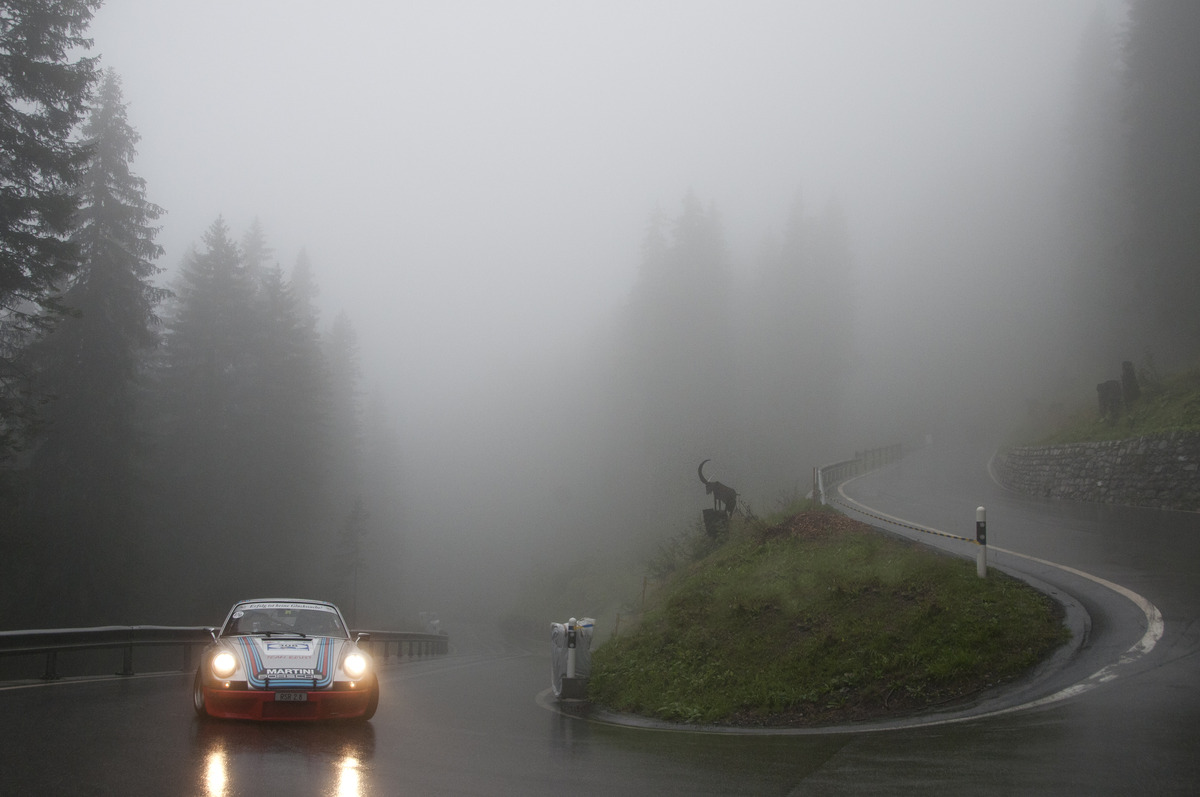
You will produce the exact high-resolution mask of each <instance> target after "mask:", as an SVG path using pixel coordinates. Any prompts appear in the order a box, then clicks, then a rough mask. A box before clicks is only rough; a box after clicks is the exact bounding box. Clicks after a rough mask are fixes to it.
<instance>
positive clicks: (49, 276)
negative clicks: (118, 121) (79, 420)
mask: <svg viewBox="0 0 1200 797" xmlns="http://www.w3.org/2000/svg"><path fill="white" fill-rule="evenodd" d="M99 5H100V2H99V0H74V1H73V2H72V1H70V0H64V2H59V3H54V4H52V5H51V6H49V7H42V6H41V4H35V3H16V4H6V5H5V7H4V8H2V9H0V464H3V462H4V459H5V458H7V457H8V456H9V455H10V454H12V453H13V451H14V450H15V449H16V448H17V447H19V446H20V445H21V443H22V437H23V432H24V430H25V428H26V426H27V425H28V424H29V423H30V422H31V421H32V420H33V416H34V411H35V408H36V405H35V403H34V402H33V401H31V398H32V396H31V394H30V393H29V387H30V385H29V383H28V380H27V379H26V378H25V375H24V374H23V372H22V371H21V369H20V367H19V365H18V363H17V359H18V355H19V354H20V352H21V350H22V349H23V348H24V346H25V344H26V343H27V342H28V340H29V337H30V336H31V334H33V333H34V332H36V331H37V330H44V329H46V328H47V327H48V326H50V325H51V324H52V323H53V321H54V320H55V319H56V317H57V313H58V312H59V311H61V308H60V307H59V306H58V304H57V298H58V295H59V293H60V292H61V288H62V284H61V283H62V281H63V280H64V279H66V278H68V277H69V276H70V275H71V274H72V273H73V272H74V270H75V268H76V267H77V266H78V262H79V256H78V251H77V250H76V246H75V242H74V241H73V240H71V238H70V232H71V230H72V227H73V225H74V214H75V211H76V209H77V207H78V205H77V197H76V194H75V191H74V186H75V183H76V181H77V180H78V178H79V174H80V171H81V169H82V168H83V166H84V164H85V163H86V160H87V147H86V146H85V145H84V144H83V143H81V142H79V141H77V140H73V138H72V134H73V133H74V132H75V129H76V126H77V125H78V123H79V122H80V120H81V119H82V118H83V116H84V114H85V113H86V111H87V102H88V100H89V98H90V96H91V89H92V85H93V83H94V82H95V79H96V59H95V58H80V57H77V55H78V53H79V51H80V50H82V49H84V48H86V47H87V46H88V45H90V42H89V41H88V40H87V39H86V38H84V33H85V31H86V29H87V25H88V23H89V22H90V21H91V18H92V13H93V12H94V11H95V9H96V8H97V7H99Z"/></svg>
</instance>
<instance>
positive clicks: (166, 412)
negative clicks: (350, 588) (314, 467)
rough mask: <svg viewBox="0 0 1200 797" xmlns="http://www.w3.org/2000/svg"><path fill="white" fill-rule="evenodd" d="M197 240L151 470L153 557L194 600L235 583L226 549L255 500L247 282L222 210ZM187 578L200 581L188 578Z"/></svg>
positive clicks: (165, 361)
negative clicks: (154, 482) (161, 532)
mask: <svg viewBox="0 0 1200 797" xmlns="http://www.w3.org/2000/svg"><path fill="white" fill-rule="evenodd" d="M201 243H202V247H201V248H200V249H193V250H192V251H190V252H189V253H188V254H187V256H186V257H185V258H184V263H183V268H182V271H181V273H180V276H179V279H178V281H177V284H176V286H175V294H176V295H175V301H174V302H173V303H172V308H171V312H170V313H169V314H168V318H167V330H166V342H165V347H164V351H163V358H162V363H161V366H160V368H161V373H160V374H159V379H158V384H159V390H158V393H157V396H156V404H157V417H158V425H159V427H160V428H161V443H160V445H159V447H158V449H157V450H158V455H159V458H160V459H159V461H158V463H157V466H156V467H155V469H154V472H155V475H156V477H157V478H158V479H159V484H158V486H157V489H156V490H155V494H156V509H157V512H158V515H157V517H156V525H157V526H158V527H160V528H162V529H166V530H168V534H169V536H167V537H164V538H162V539H159V540H157V541H156V543H157V544H158V545H160V546H161V549H160V551H159V557H160V558H161V560H162V561H163V562H164V567H168V568H170V567H174V568H176V569H175V571H174V572H175V573H176V575H177V577H178V580H179V582H181V583H183V584H184V585H185V587H186V588H187V589H188V590H189V591H188V594H189V595H190V596H191V597H192V598H193V599H194V600H196V601H198V603H197V605H196V608H203V603H202V601H203V599H204V596H205V595H208V594H210V593H215V594H216V595H220V594H221V593H222V591H223V590H225V589H227V590H229V591H234V592H236V591H237V590H236V585H237V584H238V582H239V578H240V577H241V574H240V573H239V572H238V570H237V566H238V564H239V563H240V562H242V561H243V558H242V557H229V556H227V552H228V551H231V550H234V549H236V548H238V547H240V546H241V545H242V544H243V542H244V541H245V540H246V539H247V535H248V534H249V533H250V530H251V528H252V524H251V523H250V522H249V521H248V520H247V513H248V511H249V508H251V507H252V506H253V505H254V501H255V499H256V496H255V495H254V485H253V483H252V482H251V480H249V479H248V477H247V473H248V471H249V469H250V467H251V465H250V462H251V446H252V441H251V440H250V439H248V437H247V429H248V427H249V420H250V418H252V417H253V413H252V407H251V405H250V400H249V397H250V393H251V390H252V383H253V377H252V374H253V369H254V366H255V363H254V360H253V353H252V348H251V346H250V345H249V341H250V340H251V339H252V337H253V335H254V316H253V303H254V299H255V294H254V289H253V286H251V285H250V282H249V280H248V279H247V277H246V273H245V271H244V269H243V268H242V264H241V252H240V251H239V250H238V246H237V244H236V243H234V241H233V240H232V239H231V238H230V235H229V228H228V226H227V225H226V224H225V221H224V219H222V218H218V219H217V220H216V221H214V222H213V223H212V225H210V226H209V228H208V229H207V230H206V231H205V233H204V235H203V237H202V241H201ZM201 573H203V574H204V575H200V574H201ZM188 578H196V579H197V582H196V583H195V584H190V585H189V584H187V579H188ZM217 603H219V601H217V600H216V599H215V598H214V605H215V604H217Z"/></svg>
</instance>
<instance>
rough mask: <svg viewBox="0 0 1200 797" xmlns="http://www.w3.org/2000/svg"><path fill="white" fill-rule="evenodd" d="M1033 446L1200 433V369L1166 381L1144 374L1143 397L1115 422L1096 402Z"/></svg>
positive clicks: (1171, 377) (1035, 441)
mask: <svg viewBox="0 0 1200 797" xmlns="http://www.w3.org/2000/svg"><path fill="white" fill-rule="evenodd" d="M1055 426H1056V428H1055V430H1054V431H1053V432H1052V433H1050V434H1048V435H1045V436H1042V437H1039V438H1038V439H1034V440H1032V441H1031V442H1030V444H1031V445H1048V444H1053V443H1079V442H1090V441H1099V440H1123V439H1125V438H1129V437H1141V436H1143V435H1153V434H1160V433H1162V432H1169V431H1174V430H1185V431H1200V368H1193V369H1190V370H1186V371H1181V372H1179V373H1176V374H1172V375H1170V376H1166V377H1159V376H1158V375H1157V374H1154V373H1152V372H1151V373H1147V372H1146V371H1143V372H1142V374H1141V396H1139V397H1138V399H1137V401H1135V402H1134V403H1133V406H1131V407H1129V408H1127V409H1126V411H1125V412H1124V413H1123V414H1122V415H1121V417H1120V418H1117V419H1116V420H1115V421H1113V420H1107V419H1104V418H1101V417H1100V413H1099V411H1098V408H1097V406H1096V404H1095V402H1092V403H1091V404H1089V405H1087V406H1086V407H1083V408H1081V409H1079V410H1077V411H1075V412H1074V413H1072V414H1071V415H1070V416H1068V417H1067V418H1064V419H1061V420H1060V421H1059V422H1058V423H1056V424H1055Z"/></svg>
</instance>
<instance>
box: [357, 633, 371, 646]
mask: <svg viewBox="0 0 1200 797" xmlns="http://www.w3.org/2000/svg"><path fill="white" fill-rule="evenodd" d="M370 641H371V634H370V633H368V632H366V631H359V632H358V633H357V634H356V635H355V637H354V644H356V645H360V644H362V643H364V642H370Z"/></svg>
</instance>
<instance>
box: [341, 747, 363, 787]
mask: <svg viewBox="0 0 1200 797" xmlns="http://www.w3.org/2000/svg"><path fill="white" fill-rule="evenodd" d="M335 795H336V797H363V792H362V779H361V773H360V772H359V768H358V759H357V758H355V757H354V756H346V757H345V758H343V759H342V760H341V763H339V764H338V782H337V791H336V792H335Z"/></svg>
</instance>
